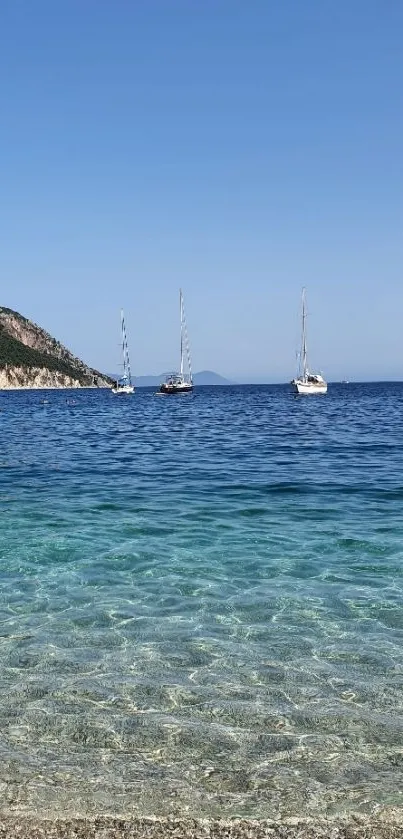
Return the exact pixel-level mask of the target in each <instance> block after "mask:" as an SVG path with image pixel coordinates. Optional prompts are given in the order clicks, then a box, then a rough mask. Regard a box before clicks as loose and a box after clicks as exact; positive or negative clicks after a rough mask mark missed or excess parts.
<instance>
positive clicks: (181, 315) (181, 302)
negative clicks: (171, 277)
mask: <svg viewBox="0 0 403 839" xmlns="http://www.w3.org/2000/svg"><path fill="white" fill-rule="evenodd" d="M179 308H180V318H181V370H180V372H181V376H182V377H183V295H182V289H181V288H180V289H179Z"/></svg>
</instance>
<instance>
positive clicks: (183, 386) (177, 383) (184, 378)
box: [160, 289, 193, 394]
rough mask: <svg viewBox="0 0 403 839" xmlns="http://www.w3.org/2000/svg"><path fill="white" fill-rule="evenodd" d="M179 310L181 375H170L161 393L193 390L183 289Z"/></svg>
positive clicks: (180, 291) (163, 384)
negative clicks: (186, 368)
mask: <svg viewBox="0 0 403 839" xmlns="http://www.w3.org/2000/svg"><path fill="white" fill-rule="evenodd" d="M179 309H180V324H181V363H180V372H179V373H169V375H168V376H167V377H166V379H165V382H163V383H162V385H161V387H160V393H171V394H173V393H189V392H190V391H192V390H193V379H192V365H191V361H190V348H189V338H188V333H187V328H186V320H185V307H184V303H183V293H182V289H179ZM185 353H186V359H187V366H188V372H187V373H186V374H185V372H184V370H185V363H184V356H185Z"/></svg>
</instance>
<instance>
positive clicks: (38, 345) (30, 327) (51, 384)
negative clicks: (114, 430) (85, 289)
mask: <svg viewBox="0 0 403 839" xmlns="http://www.w3.org/2000/svg"><path fill="white" fill-rule="evenodd" d="M110 384H111V379H110V378H109V377H108V376H105V375H104V374H103V373H99V371H98V370H93V369H91V368H90V367H88V366H87V365H86V364H84V362H83V361H81V360H80V359H79V358H76V357H75V356H74V355H73V354H72V353H71V352H70V351H69V350H68V349H66V347H64V346H63V344H61V343H60V342H59V341H56V339H55V338H52V336H51V335H49V333H48V332H45V330H44V329H41V327H40V326H37V325H36V324H35V323H33V322H32V321H30V320H28V319H27V318H25V317H23V315H20V314H19V313H18V312H13V310H12V309H6V308H4V307H0V389H1V390H6V389H13V388H63V387H109V386H110Z"/></svg>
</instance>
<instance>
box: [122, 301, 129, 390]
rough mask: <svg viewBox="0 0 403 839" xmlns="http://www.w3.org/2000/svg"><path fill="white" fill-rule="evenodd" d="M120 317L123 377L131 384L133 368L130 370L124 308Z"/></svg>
mask: <svg viewBox="0 0 403 839" xmlns="http://www.w3.org/2000/svg"><path fill="white" fill-rule="evenodd" d="M120 318H121V322H122V353H123V378H124V379H127V380H128V383H129V385H131V383H132V374H131V370H130V359H129V348H128V346H127V336H126V327H125V316H124V314H123V309H121V310H120Z"/></svg>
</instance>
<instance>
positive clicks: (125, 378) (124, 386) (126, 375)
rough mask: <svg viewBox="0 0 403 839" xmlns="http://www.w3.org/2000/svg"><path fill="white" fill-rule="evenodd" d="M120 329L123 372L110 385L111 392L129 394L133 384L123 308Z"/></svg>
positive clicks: (132, 391)
mask: <svg viewBox="0 0 403 839" xmlns="http://www.w3.org/2000/svg"><path fill="white" fill-rule="evenodd" d="M120 319H121V329H122V355H123V373H122V375H121V377H120V379H117V381H116V384H115V385H114V386H113V387H112V393H115V394H118V395H122V396H130V394H132V393H134V385H133V384H132V374H131V370H130V360H129V349H128V346H127V335H126V326H125V316H124V313H123V309H122V310H121V313H120Z"/></svg>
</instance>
